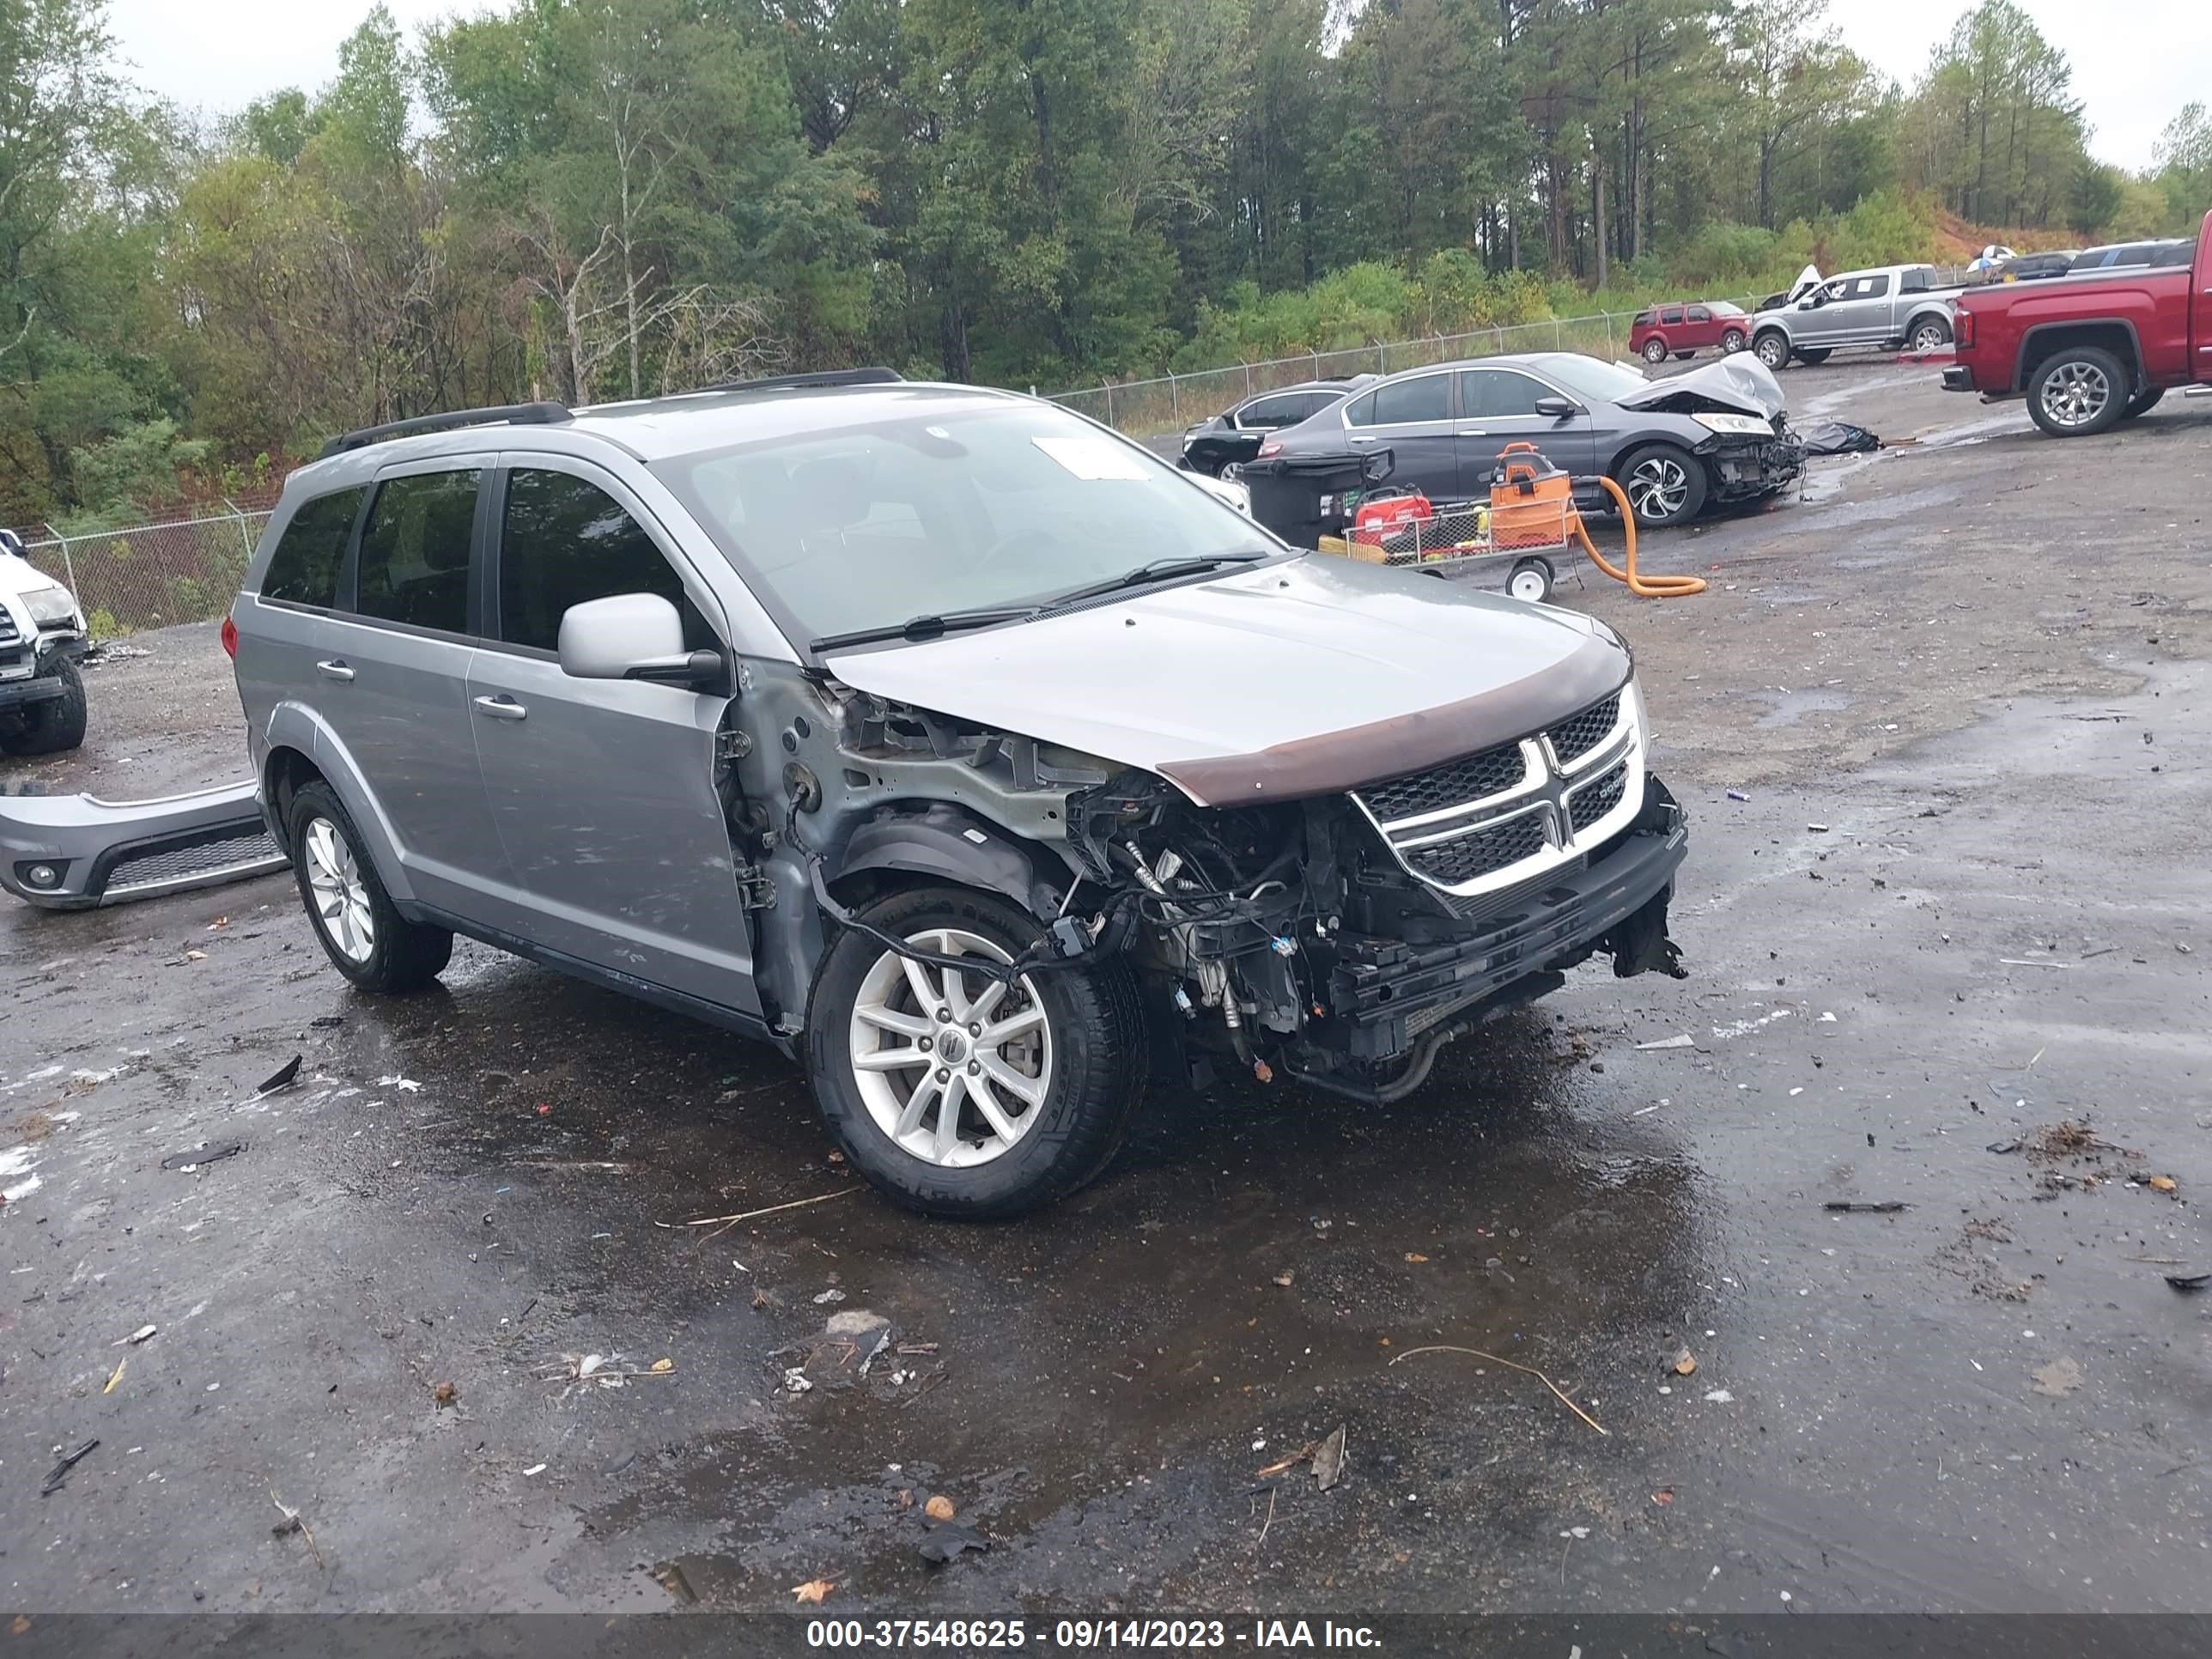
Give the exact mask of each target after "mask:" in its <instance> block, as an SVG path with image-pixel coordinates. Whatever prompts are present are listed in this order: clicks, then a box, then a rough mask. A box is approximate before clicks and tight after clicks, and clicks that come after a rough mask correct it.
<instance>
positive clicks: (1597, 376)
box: [1544, 356, 1647, 404]
mask: <svg viewBox="0 0 2212 1659" xmlns="http://www.w3.org/2000/svg"><path fill="white" fill-rule="evenodd" d="M1544 371H1545V373H1546V374H1549V375H1550V376H1551V377H1552V378H1553V380H1557V381H1558V382H1559V384H1560V385H1561V386H1565V387H1566V389H1567V390H1568V391H1570V392H1573V393H1574V394H1575V396H1576V397H1577V398H1584V399H1586V400H1588V401H1589V402H1591V403H1599V404H1609V403H1612V402H1613V400H1614V399H1616V398H1625V397H1626V396H1627V395H1628V394H1629V393H1630V392H1640V391H1642V390H1643V388H1644V386H1645V385H1646V384H1647V382H1646V381H1645V380H1644V377H1643V376H1642V375H1641V374H1638V373H1637V372H1636V371H1635V370H1634V369H1632V368H1620V367H1618V366H1617V365H1615V364H1613V363H1607V362H1599V361H1598V359H1596V358H1595V357H1577V356H1560V357H1547V358H1546V359H1545V360H1544Z"/></svg>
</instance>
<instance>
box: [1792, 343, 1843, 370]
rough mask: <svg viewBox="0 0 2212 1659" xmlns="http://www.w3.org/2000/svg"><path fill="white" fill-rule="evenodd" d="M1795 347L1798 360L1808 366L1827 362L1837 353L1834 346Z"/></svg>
mask: <svg viewBox="0 0 2212 1659" xmlns="http://www.w3.org/2000/svg"><path fill="white" fill-rule="evenodd" d="M1794 349H1795V350H1796V357H1797V361H1798V362H1801V363H1803V364H1805V365H1806V366H1807V367H1808V368H1810V367H1813V366H1814V365H1817V364H1820V363H1825V362H1827V361H1828V359H1829V358H1831V357H1832V356H1835V355H1836V349H1835V347H1833V346H1800V347H1796V348H1794Z"/></svg>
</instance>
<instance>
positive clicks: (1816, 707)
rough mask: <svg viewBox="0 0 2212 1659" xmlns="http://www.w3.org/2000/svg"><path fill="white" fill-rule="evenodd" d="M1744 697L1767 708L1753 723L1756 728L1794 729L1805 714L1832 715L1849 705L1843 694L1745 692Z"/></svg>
mask: <svg viewBox="0 0 2212 1659" xmlns="http://www.w3.org/2000/svg"><path fill="white" fill-rule="evenodd" d="M1744 695H1745V696H1748V697H1751V698H1753V700H1755V701H1757V702H1763V703H1765V704H1766V705H1767V708H1766V712H1765V714H1761V715H1760V716H1759V718H1758V720H1755V721H1753V725H1755V726H1794V725H1796V723H1797V722H1798V721H1799V720H1802V719H1803V718H1804V717H1805V716H1806V715H1808V714H1839V713H1841V712H1842V711H1843V710H1844V709H1846V708H1850V706H1851V700H1850V696H1848V695H1847V694H1846V693H1844V692H1842V691H1820V690H1813V691H1785V690H1780V689H1776V690H1769V691H1747V692H1746V693H1745V694H1744Z"/></svg>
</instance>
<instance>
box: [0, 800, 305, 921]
mask: <svg viewBox="0 0 2212 1659" xmlns="http://www.w3.org/2000/svg"><path fill="white" fill-rule="evenodd" d="M290 861H291V860H289V859H288V858H286V857H285V855H284V854H283V850H282V849H281V848H278V847H277V845H276V841H275V839H274V838H273V837H271V836H270V833H269V829H268V825H267V824H266V823H264V821H263V818H262V815H261V802H260V799H259V795H258V792H257V791H256V789H255V787H254V786H253V785H252V782H250V781H246V782H240V783H234V784H228V785H225V786H223V787H221V788H216V789H201V790H196V791H194V792H193V793H191V794H186V795H170V796H167V797H165V798H163V799H158V800H140V801H111V800H102V799H100V798H99V797H98V796H96V795H8V796H0V887H5V888H6V889H7V890H9V892H11V893H13V894H15V896H16V897H18V898H20V899H22V900H24V901H25V902H28V903H31V904H35V905H38V906H39V907H40V908H42V909H49V910H88V909H91V908H94V906H97V905H102V904H115V903H119V902H122V901H124V900H125V899H134V898H152V897H154V896H155V895H157V894H161V893H180V892H184V891H185V890H188V889H191V888H195V887H212V886H215V885H216V884H219V883H222V882H228V881H242V880H244V879H246V878H247V877H249V876H258V875H264V874H266V873H267V872H270V871H272V870H282V869H283V868H284V867H285V866H287V865H288V864H289V863H290Z"/></svg>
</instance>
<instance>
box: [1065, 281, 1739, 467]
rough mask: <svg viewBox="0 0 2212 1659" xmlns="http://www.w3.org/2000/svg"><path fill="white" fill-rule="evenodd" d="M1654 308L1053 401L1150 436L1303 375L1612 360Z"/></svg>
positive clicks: (1108, 388) (1118, 386) (1358, 349)
mask: <svg viewBox="0 0 2212 1659" xmlns="http://www.w3.org/2000/svg"><path fill="white" fill-rule="evenodd" d="M1758 303H1759V301H1758V299H1757V298H1756V297H1755V296H1753V297H1746V298H1740V299H1738V300H1736V301H1735V304H1737V305H1739V306H1741V307H1743V308H1744V310H1746V311H1749V310H1751V309H1752V307H1754V306H1756V305H1757V304H1758ZM1649 309H1650V307H1648V306H1644V307H1638V309H1637V310H1635V311H1600V312H1594V313H1591V314H1590V315H1589V316H1587V317H1554V318H1550V319H1547V320H1546V321H1543V322H1541V323H1517V324H1510V325H1506V326H1504V327H1501V328H1485V329H1477V330H1475V331H1473V332H1471V333H1466V334H1432V335H1431V336H1429V337H1427V338H1425V339H1419V340H1394V341H1391V342H1389V343H1378V344H1375V345H1364V346H1352V347H1349V348H1347V349H1344V350H1341V351H1309V352H1306V353H1304V355H1303V356H1296V357H1275V358H1271V359H1269V360H1268V361H1267V362H1258V363H1235V364H1231V366H1230V367H1228V368H1205V369H1198V370H1195V371H1194V372H1192V373H1190V374H1163V375H1161V376H1159V377H1158V378H1157V379H1155V380H1121V381H1115V382H1110V383H1108V384H1106V385H1102V386H1086V387H1085V388H1083V389H1082V390H1080V391H1075V392H1052V393H1049V394H1048V396H1049V397H1050V398H1051V399H1052V401H1053V402H1054V403H1056V404H1064V405H1065V406H1066V407H1067V408H1069V409H1073V410H1076V411H1077V412H1078V413H1079V414H1084V415H1088V416H1091V418H1092V419H1093V420H1097V421H1103V422H1105V423H1106V424H1107V425H1109V426H1110V427H1114V428H1116V429H1118V430H1120V431H1122V432H1126V433H1127V434H1128V435H1130V436H1131V437H1135V438H1144V437H1152V436H1156V435H1159V434H1161V433H1165V432H1173V431H1177V430H1180V429H1181V428H1183V427H1186V426H1189V425H1192V424H1194V423H1195V422H1199V421H1202V420H1205V419H1206V417H1208V416H1213V415H1218V414H1220V413H1221V412H1222V411H1223V410H1226V409H1229V408H1231V406H1233V405H1235V404H1239V403H1242V402H1243V400H1244V399H1245V398H1249V397H1250V396H1251V395H1252V394H1253V393H1254V392H1271V391H1273V390H1274V389H1275V388H1276V387H1277V386H1296V385H1297V383H1298V382H1299V381H1301V380H1345V379H1348V378H1349V377H1350V376H1352V375H1354V374H1396V373H1397V372H1398V371H1399V370H1400V369H1403V368H1423V367H1425V366H1426V365H1427V364H1430V363H1443V362H1457V361H1459V360H1460V359H1462V358H1467V357H1496V356H1503V355H1504V354H1506V353H1509V352H1522V351H1579V352H1582V353H1584V354H1585V355H1587V356H1592V357H1601V358H1603V359H1605V360H1606V361H1607V362H1612V361H1613V359H1614V358H1616V357H1626V356H1627V355H1628V330H1629V325H1630V324H1631V323H1632V322H1633V321H1634V320H1635V319H1636V318H1637V317H1638V315H1640V314H1641V313H1643V312H1644V311H1647V310H1649Z"/></svg>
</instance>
